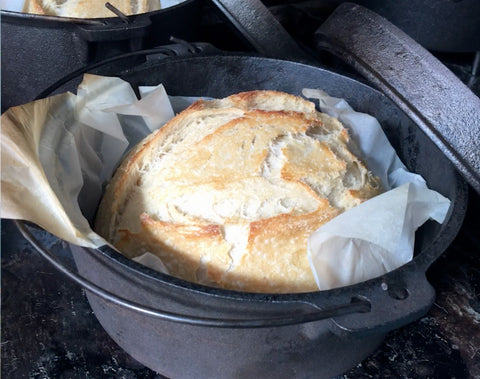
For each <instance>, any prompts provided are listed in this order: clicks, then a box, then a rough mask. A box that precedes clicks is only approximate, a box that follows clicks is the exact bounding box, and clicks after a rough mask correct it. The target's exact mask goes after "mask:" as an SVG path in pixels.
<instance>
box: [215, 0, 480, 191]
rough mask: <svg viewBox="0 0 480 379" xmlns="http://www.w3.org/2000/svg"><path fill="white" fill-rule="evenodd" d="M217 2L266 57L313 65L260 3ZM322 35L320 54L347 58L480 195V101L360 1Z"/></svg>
mask: <svg viewBox="0 0 480 379" xmlns="http://www.w3.org/2000/svg"><path fill="white" fill-rule="evenodd" d="M212 1H213V2H214V3H215V4H216V5H217V6H218V7H219V8H220V9H221V10H222V12H224V13H225V14H226V16H227V18H228V19H229V20H230V21H231V23H232V24H233V25H234V26H235V27H236V28H237V29H238V30H239V31H240V32H241V33H242V34H243V35H244V37H245V38H246V39H247V40H248V41H249V42H250V43H251V44H252V46H253V47H255V48H256V49H257V50H258V51H259V52H261V53H262V54H264V55H266V56H270V57H275V58H283V59H285V58H286V59H291V60H300V61H304V62H308V61H309V60H310V61H311V58H310V57H308V55H307V54H306V53H305V52H304V51H303V50H302V49H301V48H300V47H299V46H298V45H296V43H295V42H294V41H293V39H292V38H291V37H290V36H288V33H286V31H285V30H284V29H283V28H282V26H281V25H280V24H279V23H278V22H277V21H276V20H275V18H274V17H273V16H272V15H271V14H270V12H269V11H268V9H267V8H266V7H265V6H264V5H263V4H262V3H261V2H260V0H248V1H247V4H248V6H247V4H245V2H242V3H240V2H237V1H235V0H212ZM259 25H260V27H259ZM315 37H316V42H317V48H318V49H326V50H328V51H330V52H331V53H333V54H335V55H337V56H339V57H340V58H342V59H343V60H345V61H346V62H347V63H348V64H350V65H352V66H353V67H354V68H355V69H356V70H358V71H359V72H360V73H361V74H362V75H363V76H365V77H366V78H367V79H368V80H369V81H370V82H371V83H372V84H373V85H375V86H376V87H378V88H379V89H380V90H381V91H382V92H383V93H384V94H385V95H386V96H387V97H389V98H390V99H391V100H392V101H393V102H394V103H395V104H396V105H397V106H398V107H399V108H400V109H402V111H403V112H405V114H406V115H407V116H408V117H410V118H411V119H412V121H414V122H415V123H416V124H417V125H418V126H419V127H420V128H421V129H422V131H423V132H424V133H425V134H426V135H427V136H428V137H429V138H430V139H431V140H432V141H433V142H434V143H435V144H436V145H437V146H438V147H439V148H440V150H441V151H442V152H443V154H445V156H446V157H447V158H448V159H449V160H450V161H451V162H452V163H453V164H454V166H455V167H456V168H457V170H458V171H459V172H460V173H461V174H462V175H463V176H464V178H465V179H466V180H467V181H468V182H469V183H470V185H471V186H472V187H473V188H474V189H475V190H476V191H477V192H479V193H480V99H479V98H478V97H477V96H476V95H475V94H474V93H473V92H472V91H471V90H470V89H469V88H468V87H467V86H466V85H465V84H463V83H462V82H461V81H460V80H459V79H458V78H457V77H456V76H455V75H454V74H453V73H452V72H451V71H450V70H448V69H447V68H446V67H445V66H444V65H443V64H442V63H441V62H440V61H439V60H438V59H436V58H435V57H434V56H433V55H432V54H430V53H429V52H428V51H427V50H426V49H425V48H423V47H422V46H420V45H419V44H418V43H416V42H415V41H414V40H413V39H412V38H410V37H409V36H408V35H407V34H405V33H404V32H403V31H401V30H400V29H399V28H397V27H395V26H394V25H393V24H391V23H390V22H389V21H387V20H386V19H385V18H383V17H381V16H379V15H377V14H376V13H374V12H372V11H369V10H368V9H366V8H364V7H362V6H359V5H356V4H352V3H343V4H341V5H340V6H339V7H338V8H337V9H336V10H335V11H334V12H333V14H332V15H331V16H330V17H329V18H328V19H327V20H326V21H325V22H324V23H323V24H322V25H321V26H320V28H319V29H318V30H317V32H316V34H315Z"/></svg>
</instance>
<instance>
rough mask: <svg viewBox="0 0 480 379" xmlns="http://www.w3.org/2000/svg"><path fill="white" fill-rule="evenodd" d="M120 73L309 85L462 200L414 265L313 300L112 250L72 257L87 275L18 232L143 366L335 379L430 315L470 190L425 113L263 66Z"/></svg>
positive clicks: (136, 80) (236, 86) (205, 87)
mask: <svg viewBox="0 0 480 379" xmlns="http://www.w3.org/2000/svg"><path fill="white" fill-rule="evenodd" d="M323 34H324V36H326V35H328V30H327V29H324V31H323ZM118 75H119V76H120V77H122V78H123V79H125V80H127V81H129V82H130V83H132V85H133V86H137V85H154V84H158V83H163V84H164V85H165V87H166V88H167V91H168V92H169V93H170V94H172V95H185V94H188V95H192V96H211V97H224V96H227V95H230V94H232V93H235V92H239V91H246V90H254V89H276V90H280V91H285V92H289V93H292V94H300V93H301V90H302V88H304V87H310V88H322V89H324V90H326V91H327V92H328V93H329V94H330V95H332V96H337V97H343V98H345V99H346V100H347V101H348V102H349V103H350V104H351V105H352V106H353V107H354V108H355V109H357V110H359V111H363V112H366V113H369V114H372V115H373V116H375V117H376V118H377V119H378V120H379V121H380V123H381V124H382V127H383V128H384V130H385V133H386V134H387V137H388V138H389V140H390V141H391V143H392V145H393V146H394V148H395V149H396V151H397V153H398V154H399V156H400V158H401V159H402V160H403V162H404V163H405V164H406V166H407V167H408V168H409V169H410V170H412V171H415V172H417V173H419V174H421V175H422V176H423V177H424V178H425V179H426V181H427V183H428V185H429V187H430V188H432V189H434V190H436V191H438V192H440V193H441V194H443V195H444V196H446V197H448V198H449V199H450V200H451V201H452V204H451V207H450V210H449V213H448V215H447V219H446V220H445V222H444V223H443V224H442V225H439V224H437V223H434V222H428V223H427V224H425V225H424V226H423V227H422V228H421V229H420V230H419V231H418V232H417V234H416V242H415V257H414V259H413V260H412V261H411V262H410V263H408V264H406V265H404V266H402V267H401V268H399V269H397V270H394V271H392V272H390V273H388V274H386V275H383V276H381V277H378V278H374V279H371V280H369V281H366V282H363V283H360V284H357V285H353V286H348V287H343V288H338V289H333V290H329V291H322V292H311V293H302V294H282V295H275V294H251V293H242V292H235V291H226V290H219V289H214V288H210V287H205V286H200V285H196V284H192V283H189V282H185V281H182V280H179V279H176V278H173V277H170V276H168V275H164V274H161V273H157V272H154V271H152V270H149V269H148V268H145V267H143V266H141V265H139V264H137V263H135V262H133V261H131V260H129V259H127V258H125V257H123V256H122V255H121V254H119V253H117V252H116V251H115V250H113V249H111V248H110V247H108V246H104V247H101V248H99V249H97V250H91V249H85V248H81V247H78V246H72V247H71V248H72V253H73V256H74V259H75V263H76V265H77V269H78V273H79V275H80V276H79V275H77V274H76V273H74V272H73V271H72V270H70V269H68V268H65V267H64V266H63V265H62V264H61V263H59V262H58V261H57V260H56V259H55V257H52V255H51V253H50V252H48V250H46V249H45V248H44V247H43V246H41V245H40V244H38V242H37V241H36V240H35V238H34V237H33V236H32V235H31V233H30V232H29V231H28V229H27V228H26V227H25V225H23V224H22V223H18V226H19V228H20V229H21V230H22V232H23V233H24V235H25V236H26V237H27V238H28V239H29V240H30V241H31V242H32V243H34V244H35V246H36V247H37V249H39V251H40V252H41V253H42V254H43V255H44V256H45V257H46V258H47V259H49V260H50V261H51V262H52V263H54V264H55V265H56V266H57V267H58V268H60V269H61V270H62V271H64V272H65V273H67V274H68V275H69V276H71V277H72V278H73V279H74V280H76V281H77V282H79V283H80V284H82V285H83V286H84V287H86V288H87V289H88V293H87V296H88V299H89V302H90V304H91V306H92V309H93V311H94V313H95V315H96V317H97V318H98V320H99V322H100V323H101V324H102V326H103V327H104V328H105V330H106V331H107V332H108V333H109V335H110V336H111V337H112V338H113V339H114V340H115V341H116V342H117V343H118V344H119V345H120V346H121V347H122V348H123V349H125V350H126V351H127V352H128V353H129V354H130V355H132V356H133V357H134V358H135V359H137V360H138V361H139V362H141V363H143V364H145V365H146V366H147V367H149V368H151V369H153V370H155V371H157V372H159V373H161V374H163V375H166V376H168V377H172V378H198V377H208V378H217V377H218V378H224V377H262V378H268V377H272V378H283V377H285V378H293V377H300V378H305V377H315V378H318V377H331V376H334V375H337V374H340V373H342V372H344V371H346V370H347V369H349V368H351V367H352V366H354V365H355V364H356V363H358V362H360V361H361V360H362V359H364V358H365V357H367V356H368V355H369V354H370V353H371V352H373V351H374V350H375V349H376V347H377V346H378V345H379V344H380V343H381V341H382V340H383V338H384V336H385V335H386V333H388V332H389V331H391V330H393V329H395V328H398V327H401V326H402V325H405V324H407V323H409V322H411V321H413V320H415V319H417V318H419V317H421V316H422V315H423V314H425V313H426V312H427V311H428V309H429V308H430V306H431V305H432V303H433V300H434V289H433V288H432V287H431V285H430V284H429V283H428V281H427V280H426V278H425V273H426V270H427V269H428V267H429V266H430V264H431V263H432V262H433V261H435V259H437V258H438V257H439V256H440V255H441V254H442V252H443V251H444V250H445V249H446V247H447V246H448V245H449V244H450V243H451V242H452V240H453V238H454V237H455V236H456V234H457V232H458V230H459V228H460V226H461V223H462V220H463V216H464V213H465V208H466V195H467V186H466V182H465V180H464V179H463V178H462V176H461V175H460V174H459V172H458V171H457V168H458V167H457V165H456V163H455V162H452V160H451V159H450V157H449V156H448V154H446V153H448V151H446V148H444V147H442V145H441V144H437V143H435V141H434V140H433V139H432V138H431V136H430V135H429V133H428V132H424V131H423V130H422V129H423V127H424V126H425V125H424V124H425V123H424V124H422V125H421V126H420V127H419V126H417V125H416V124H415V123H414V122H413V121H412V118H413V119H415V117H413V116H414V115H415V112H413V113H411V114H408V112H405V111H404V110H402V109H400V108H399V106H397V105H396V104H395V103H394V102H393V101H391V100H390V99H389V98H388V97H386V96H385V95H383V94H382V93H381V92H379V91H377V90H375V89H373V88H371V87H369V86H367V85H365V84H362V83H360V82H358V81H355V80H352V79H349V78H346V77H344V76H340V75H338V74H335V73H332V72H329V71H326V70H323V69H321V68H318V67H314V66H309V65H305V64H302V63H296V62H289V61H282V60H278V59H270V58H262V57H253V56H235V55H233V56H232V55H215V56H198V57H186V58H185V57H184V58H182V57H176V58H167V59H163V60H158V61H156V60H151V61H148V62H147V63H145V64H143V65H141V66H137V67H135V68H133V69H131V70H127V71H124V72H119V73H118ZM390 90H391V91H392V88H390ZM389 94H390V95H391V93H389ZM459 96H461V94H460V95H459ZM466 96H467V97H468V96H469V95H468V93H467V95H466ZM397 100H398V99H397ZM407 103H408V102H407ZM475 104H477V103H475ZM475 104H474V105H475ZM478 109H480V108H478ZM439 112H440V113H441V110H439ZM407 114H408V117H407ZM477 114H478V113H477ZM426 116H427V120H428V115H426ZM470 116H474V115H470ZM416 121H418V120H416ZM473 126H474V127H476V125H475V124H473ZM444 142H445V141H444ZM477 154H478V152H477ZM80 200H81V199H80ZM86 211H91V210H86ZM88 213H90V212H88Z"/></svg>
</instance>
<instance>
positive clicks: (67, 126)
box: [1, 75, 450, 290]
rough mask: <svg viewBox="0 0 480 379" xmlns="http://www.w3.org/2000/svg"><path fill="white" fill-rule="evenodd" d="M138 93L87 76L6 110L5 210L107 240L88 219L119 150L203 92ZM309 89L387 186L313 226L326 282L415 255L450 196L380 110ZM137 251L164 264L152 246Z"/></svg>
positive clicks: (313, 254) (321, 279)
mask: <svg viewBox="0 0 480 379" xmlns="http://www.w3.org/2000/svg"><path fill="white" fill-rule="evenodd" d="M140 93H141V94H142V99H141V100H138V99H137V98H136V96H135V94H134V91H133V89H132V88H131V87H130V85H129V84H128V83H126V82H124V81H122V80H120V79H118V78H109V77H100V76H95V75H85V77H84V80H83V81H82V83H81V84H80V86H79V88H78V91H77V94H76V95H74V94H71V93H66V94H61V95H56V96H53V97H50V98H47V99H42V100H38V101H35V102H33V103H29V104H25V105H23V106H20V107H14V108H11V109H9V110H8V111H7V112H5V113H4V114H3V115H2V120H1V121H2V132H1V159H2V162H1V164H2V187H1V191H2V192H1V194H2V204H1V216H2V218H12V219H23V220H28V221H32V222H34V223H36V224H38V225H40V226H42V227H43V228H45V229H46V230H47V231H49V232H50V233H52V234H54V235H56V236H58V237H59V238H62V239H64V240H66V241H68V242H71V243H73V244H77V245H81V246H87V247H98V246H101V245H104V244H105V243H106V241H104V240H103V238H101V237H100V236H98V235H97V234H96V233H94V232H93V231H92V230H91V228H90V226H89V222H92V221H93V217H94V212H95V208H96V205H97V204H98V202H99V200H100V197H101V194H102V189H103V186H104V185H105V184H106V182H108V180H109V179H110V177H111V176H112V174H113V172H114V169H115V167H116V166H117V165H118V163H119V162H120V160H121V157H122V156H123V155H124V154H125V152H126V151H128V150H129V149H130V148H131V147H133V146H134V145H135V144H136V143H138V142H139V141H140V140H141V139H142V138H143V137H144V136H146V135H148V134H149V133H151V131H152V130H155V129H157V128H159V127H161V126H162V125H163V124H164V123H165V122H166V121H167V120H169V119H170V118H171V117H172V116H173V115H174V113H177V112H179V111H180V110H181V109H182V108H184V107H185V106H187V105H188V104H190V103H191V102H193V101H194V100H195V99H194V98H188V97H170V98H169V97H168V96H167V94H166V92H165V89H164V88H163V86H162V85H161V84H160V85H158V86H157V87H153V88H152V87H145V88H140ZM303 95H304V96H305V97H307V98H311V99H317V100H318V101H319V106H320V108H321V110H322V111H324V112H326V113H328V114H330V115H333V116H336V117H338V118H339V119H340V121H342V122H343V123H344V125H346V126H347V127H348V128H349V131H350V133H351V135H352V136H353V138H354V139H356V140H357V142H358V145H359V147H360V150H361V154H362V158H364V159H365V160H366V162H367V165H368V167H369V168H370V169H371V170H372V171H373V172H374V173H375V174H376V175H377V176H379V177H380V178H381V180H382V183H383V185H384V187H385V188H387V189H389V191H387V192H385V193H384V194H382V195H380V196H377V197H375V198H373V199H371V200H369V201H366V202H365V203H363V204H361V205H359V206H357V207H355V208H353V209H352V210H349V211H347V212H345V213H343V214H342V215H340V216H338V217H336V218H335V219H333V220H332V221H330V222H329V223H328V224H326V225H324V226H323V227H322V228H320V229H319V230H317V231H316V232H314V233H313V234H312V236H311V237H310V239H309V245H308V256H309V260H310V263H311V267H312V270H313V273H314V275H315V278H316V280H317V284H318V286H319V289H321V290H325V289H329V288H334V287H339V286H344V285H348V284H355V283H358V282H360V281H363V280H366V279H369V278H373V277H376V276H378V275H381V274H383V273H385V272H388V271H390V270H393V269H395V268H397V267H399V266H401V265H403V264H405V263H407V262H408V261H409V260H411V259H412V256H413V243H414V232H415V230H416V229H417V228H418V227H419V226H420V225H421V224H423V223H424V222H425V221H426V220H428V219H430V218H432V219H434V220H436V221H437V222H440V223H441V222H443V221H444V218H445V216H446V214H447V211H448V208H449V205H450V202H449V200H448V199H446V198H444V197H443V196H441V195H440V194H438V193H436V192H434V191H431V190H429V189H428V188H427V186H426V184H425V181H424V180H423V178H421V177H420V176H418V175H416V174H412V173H409V172H408V171H407V170H406V168H405V166H404V165H403V164H402V162H401V161H400V160H399V159H398V157H397V156H396V154H395V151H394V150H393V148H392V147H391V146H390V144H389V143H388V140H387V139H386V137H385V135H384V134H383V131H382V130H381V127H380V125H379V123H378V121H377V120H376V119H375V118H373V117H371V116H369V115H365V114H363V113H359V112H355V111H354V110H352V109H351V108H350V107H349V106H348V104H347V103H346V102H345V101H344V100H342V99H335V98H332V97H330V96H328V95H327V94H326V93H325V92H323V91H320V90H311V89H305V90H304V91H303ZM79 199H80V200H79ZM80 209H82V210H83V211H84V213H83V214H82V213H81V211H80ZM136 260H137V261H139V262H141V263H143V264H145V265H147V266H149V267H153V268H156V269H158V270H161V271H164V266H163V264H162V263H161V262H160V261H159V259H158V258H157V257H156V256H153V255H152V254H149V253H146V254H145V255H144V256H143V257H137V258H136Z"/></svg>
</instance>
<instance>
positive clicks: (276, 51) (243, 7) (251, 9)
mask: <svg viewBox="0 0 480 379" xmlns="http://www.w3.org/2000/svg"><path fill="white" fill-rule="evenodd" d="M211 1H212V2H213V3H214V4H215V5H216V6H217V7H218V9H220V10H221V12H222V13H223V14H224V15H225V16H226V18H227V19H228V20H229V21H230V22H231V23H232V25H233V26H234V27H235V29H236V30H237V31H238V32H239V33H240V34H241V35H242V36H243V37H244V38H245V39H246V40H247V41H248V42H249V43H250V44H251V45H252V47H253V49H254V50H255V51H257V52H258V53H260V54H261V55H262V56H265V57H270V58H282V59H289V60H293V61H298V62H310V63H312V62H313V61H314V59H313V58H312V57H311V56H310V55H309V54H307V52H306V51H305V50H303V49H302V48H301V47H300V46H299V45H298V43H297V42H296V41H295V40H294V39H293V38H292V37H291V36H290V35H289V34H288V32H287V31H286V30H285V29H284V28H283V26H282V25H281V24H280V23H279V22H278V20H277V19H276V18H275V17H274V16H273V15H272V13H271V12H270V11H269V10H268V8H267V7H266V6H265V5H264V4H263V3H262V2H261V1H260V0H246V1H237V0H211Z"/></svg>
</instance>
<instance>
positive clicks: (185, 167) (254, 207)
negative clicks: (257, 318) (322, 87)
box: [95, 91, 381, 293]
mask: <svg viewBox="0 0 480 379" xmlns="http://www.w3.org/2000/svg"><path fill="white" fill-rule="evenodd" d="M352 147H353V141H351V140H350V137H349V134H348V132H347V130H346V129H345V128H344V127H343V125H342V124H341V123H340V122H339V121H338V120H337V119H335V118H333V117H330V116H328V115H326V114H323V113H320V112H318V111H316V110H315V106H314V104H313V103H311V102H309V101H307V100H305V99H303V98H301V97H298V96H294V95H290V94H286V93H282V92H277V91H250V92H243V93H238V94H235V95H232V96H229V97H226V98H224V99H220V100H211V101H204V100H199V101H197V102H196V103H194V104H193V105H191V106H190V107H189V108H187V109H186V110H184V111H183V112H181V113H180V114H178V115H177V116H176V117H174V118H173V119H172V120H171V121H170V122H168V123H167V124H166V125H165V126H164V127H162V128H161V129H159V130H158V131H156V132H154V133H153V134H151V135H150V136H148V137H147V138H146V139H145V140H143V141H142V142H141V143H140V144H138V145H137V146H136V147H135V148H134V149H133V150H132V151H131V152H130V153H129V154H128V156H127V157H126V158H125V160H124V161H123V162H122V164H121V165H120V167H119V168H118V169H117V171H116V173H115V175H114V176H113V178H112V180H111V182H110V183H109V185H108V186H107V189H106V192H105V194H104V197H103V199H102V201H101V204H100V207H99V210H98V213H97V218H96V222H95V230H96V231H97V232H98V233H99V234H100V235H102V236H103V237H104V238H105V239H107V240H108V241H110V242H111V243H112V244H113V245H114V246H116V247H117V248H118V249H119V250H120V251H121V252H122V253H123V254H125V255H126V256H128V257H130V258H133V257H136V256H139V255H141V254H143V253H145V252H150V253H152V254H155V255H157V256H158V257H160V259H161V260H162V262H163V263H164V265H165V266H166V268H167V269H168V271H169V273H170V274H171V275H173V276H176V277H179V278H182V279H185V280H188V281H191V282H196V283H200V284H205V285H209V286H215V287H221V288H225V289H232V290H238V291H246V292H268V293H294V292H308V291H316V290H318V287H317V285H316V283H315V279H314V277H313V274H312V270H311V268H310V266H309V262H308V258H307V240H308V237H309V235H310V234H311V233H312V232H314V231H315V230H316V229H318V228H319V227H320V226H321V225H323V224H324V223H326V222H328V221H329V220H331V219H332V218H333V217H335V216H336V215H338V214H340V213H341V212H344V211H345V210H348V209H350V208H352V207H354V206H356V205H358V204H360V203H361V202H363V201H365V200H367V199H369V198H371V197H373V196H375V195H377V194H379V193H380V192H381V186H380V182H379V179H378V178H377V177H375V176H374V175H372V173H371V172H369V171H368V169H367V168H366V167H365V165H364V164H363V163H362V162H361V160H360V159H359V158H358V157H357V156H355V155H354V154H353V152H352V151H354V150H355V149H354V147H353V148H352Z"/></svg>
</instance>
